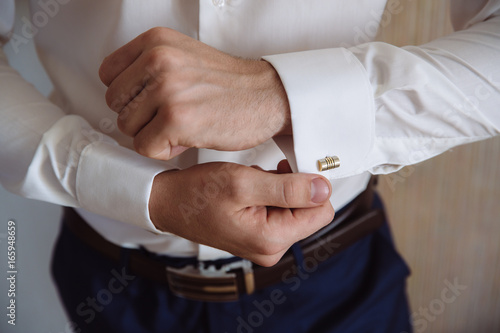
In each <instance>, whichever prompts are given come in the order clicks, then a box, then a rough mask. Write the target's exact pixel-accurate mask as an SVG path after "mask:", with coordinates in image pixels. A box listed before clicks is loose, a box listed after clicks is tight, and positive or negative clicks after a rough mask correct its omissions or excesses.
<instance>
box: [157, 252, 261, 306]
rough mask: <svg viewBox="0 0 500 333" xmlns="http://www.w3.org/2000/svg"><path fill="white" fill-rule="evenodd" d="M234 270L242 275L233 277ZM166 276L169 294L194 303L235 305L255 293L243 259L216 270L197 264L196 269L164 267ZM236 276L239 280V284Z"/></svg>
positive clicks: (248, 266) (235, 273)
mask: <svg viewBox="0 0 500 333" xmlns="http://www.w3.org/2000/svg"><path fill="white" fill-rule="evenodd" d="M238 270H240V271H241V272H242V274H241V275H239V274H238V273H237V271H238ZM166 274H167V280H168V284H169V287H170V290H171V291H172V292H173V293H174V294H176V295H178V296H181V297H184V298H188V299H192V300H197V301H207V302H228V301H237V300H238V299H239V296H240V294H242V293H246V294H248V295H250V294H252V293H253V292H254V290H255V281H254V274H253V269H252V263H251V262H250V261H248V260H245V259H242V260H239V261H236V262H233V263H230V264H227V265H223V266H221V267H220V268H218V269H217V268H215V266H213V265H211V266H209V267H208V268H207V267H204V265H203V263H199V265H198V267H195V266H192V265H191V266H186V267H183V268H173V267H166ZM238 275H239V276H242V278H243V279H242V281H241V280H240V283H238V280H239V279H238ZM240 289H245V290H240Z"/></svg>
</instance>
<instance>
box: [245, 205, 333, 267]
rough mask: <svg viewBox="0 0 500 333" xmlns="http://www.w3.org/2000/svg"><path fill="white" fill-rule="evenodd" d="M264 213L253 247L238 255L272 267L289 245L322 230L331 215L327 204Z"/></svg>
mask: <svg viewBox="0 0 500 333" xmlns="http://www.w3.org/2000/svg"><path fill="white" fill-rule="evenodd" d="M267 212H268V213H267V221H266V222H265V223H263V224H261V225H260V230H259V234H258V236H257V237H255V238H253V245H252V246H247V247H245V249H246V250H247V251H248V252H245V253H239V254H238V255H240V256H243V257H247V258H248V259H250V260H251V261H253V262H255V263H256V264H258V265H261V266H266V267H268V266H272V265H274V264H276V263H277V262H278V261H279V260H280V258H281V257H282V256H283V254H284V253H285V252H286V251H287V250H288V249H289V248H290V246H292V245H293V244H294V243H296V242H298V241H300V240H302V239H304V238H306V237H308V236H310V235H312V234H313V233H315V232H316V231H318V230H320V229H321V228H323V227H325V226H326V225H327V224H329V223H330V222H331V221H332V220H333V216H334V211H333V208H332V206H331V204H330V202H325V203H324V204H323V205H321V206H319V207H314V208H298V209H293V210H291V209H287V208H274V207H270V208H269V207H268V208H267Z"/></svg>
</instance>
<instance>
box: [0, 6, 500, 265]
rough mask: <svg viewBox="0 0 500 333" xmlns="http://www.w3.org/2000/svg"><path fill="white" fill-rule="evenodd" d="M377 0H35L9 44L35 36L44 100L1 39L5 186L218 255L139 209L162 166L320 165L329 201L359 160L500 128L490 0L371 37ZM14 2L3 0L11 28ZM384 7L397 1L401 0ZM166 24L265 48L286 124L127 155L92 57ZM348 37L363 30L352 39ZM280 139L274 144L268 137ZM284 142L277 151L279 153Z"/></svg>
mask: <svg viewBox="0 0 500 333" xmlns="http://www.w3.org/2000/svg"><path fill="white" fill-rule="evenodd" d="M385 5H386V3H385V0H309V1H298V0H295V1H293V0H161V1H160V0H148V1H134V0H122V1H120V0H107V1H102V0H40V1H35V0H33V1H31V7H32V21H33V22H32V23H31V24H30V23H29V22H28V21H27V20H24V21H23V29H22V35H12V36H10V37H11V43H10V44H8V47H12V48H14V50H13V51H14V52H16V51H17V52H22V47H23V45H24V44H25V42H26V40H27V39H29V38H35V41H36V43H37V47H38V52H39V56H40V59H41V61H42V63H43V64H44V66H45V68H46V70H47V72H48V74H49V75H50V77H51V79H52V81H53V84H54V87H55V92H54V95H53V96H52V98H51V100H52V101H48V100H47V99H46V98H44V97H43V96H42V95H41V94H40V93H38V92H37V91H36V90H35V89H34V88H33V87H32V86H31V85H29V84H27V83H26V82H25V81H24V80H23V79H22V78H21V77H20V76H19V75H18V74H17V73H16V72H15V71H13V70H12V69H11V68H10V67H9V66H8V64H7V62H6V59H5V57H4V56H3V53H0V117H1V118H0V119H1V123H0V142H1V145H0V161H1V162H0V181H1V183H2V185H3V186H4V187H5V188H6V189H8V190H9V191H11V192H13V193H17V194H20V195H22V196H25V197H28V198H34V199H39V200H44V201H49V202H52V203H57V204H61V205H66V206H72V207H76V208H77V210H78V212H79V213H80V214H81V215H82V216H83V217H84V218H85V219H86V220H87V221H88V222H89V223H90V224H91V225H92V226H93V227H94V228H95V229H96V230H98V231H99V232H100V233H101V234H102V235H103V236H104V237H106V238H107V239H108V240H110V241H112V242H114V243H116V244H120V245H122V246H126V247H137V246H138V245H142V246H145V247H146V248H148V249H150V250H151V251H155V252H158V253H165V254H169V255H176V256H188V255H196V256H198V257H199V258H200V259H214V258H220V257H226V256H229V255H230V254H228V253H225V252H223V251H219V250H215V249H212V248H209V247H206V246H201V245H198V244H194V243H192V242H189V241H187V240H185V239H181V238H179V237H177V236H174V235H171V234H168V233H162V232H160V231H158V230H157V229H156V228H155V227H154V225H153V224H152V222H151V220H150V219H149V212H148V200H149V194H150V190H151V185H152V181H153V178H154V176H155V175H156V174H158V173H159V172H161V171H163V170H166V169H171V168H186V167H189V166H191V165H193V164H196V163H204V162H208V161H215V160H218V161H233V162H237V163H241V164H246V165H251V164H257V165H260V166H261V167H263V168H265V169H274V168H275V167H276V164H277V162H278V161H279V160H280V159H282V158H283V153H284V155H286V157H287V158H288V159H289V161H290V163H291V165H292V168H293V169H294V171H300V172H311V173H318V170H317V169H316V161H317V160H318V159H320V158H323V157H325V156H327V155H337V156H339V157H340V160H341V167H340V168H338V169H334V170H330V171H327V172H323V173H322V174H323V175H325V176H326V177H328V178H329V179H330V180H331V182H332V185H333V194H332V198H331V201H332V204H333V206H334V208H335V209H339V208H341V207H342V206H344V205H345V204H346V203H348V202H349V201H350V200H351V199H352V198H354V197H355V196H356V195H357V194H359V193H360V192H361V191H362V190H363V189H364V188H365V186H366V183H367V180H368V178H369V174H370V173H373V174H381V173H389V172H393V171H397V170H399V169H400V168H402V167H404V166H405V165H409V164H414V163H417V162H420V161H422V160H425V159H428V158H430V157H432V156H435V155H437V154H439V153H441V152H444V151H446V150H448V149H450V148H452V147H454V146H456V145H460V144H464V143H468V142H473V141H476V140H481V139H485V138H489V137H492V136H495V135H498V133H499V132H500V112H499V110H498V109H499V107H500V17H499V14H500V1H497V0H489V1H488V0H470V1H467V0H456V1H454V2H453V3H452V18H453V23H454V25H455V28H456V29H458V30H460V29H463V30H462V31H459V32H455V33H453V34H452V35H450V36H447V37H444V38H440V39H438V40H436V41H433V42H431V43H428V44H425V45H422V46H418V47H417V46H409V47H405V48H398V47H394V46H391V45H388V44H385V43H375V42H371V41H372V40H373V38H374V37H375V35H376V30H377V27H378V25H379V23H380V20H381V15H382V12H383V10H384V7H385ZM13 8H14V0H0V36H3V38H4V39H5V38H8V37H9V33H10V31H11V29H12V23H13V17H14V11H13ZM387 10H388V11H389V12H390V13H391V15H397V13H398V11H400V10H404V9H403V8H401V5H400V4H399V2H398V1H395V2H391V4H390V5H389V6H388V7H387ZM155 26H166V27H170V28H173V29H176V30H178V31H180V32H182V33H185V34H187V35H189V36H191V37H193V38H197V39H199V40H201V41H202V42H204V43H207V44H209V45H212V46H214V47H216V48H218V49H220V50H222V51H226V52H228V53H230V54H233V55H238V56H243V57H256V58H258V57H264V59H266V60H267V61H269V62H270V63H271V64H272V65H273V66H274V67H275V68H276V70H277V71H278V73H279V75H280V77H281V79H282V81H283V84H284V86H285V89H286V91H287V94H288V99H289V103H290V108H291V114H292V126H293V140H292V138H288V139H280V140H276V143H275V142H273V141H269V142H266V143H264V144H262V145H261V146H258V147H256V148H254V149H251V150H248V151H243V152H217V151H211V150H194V149H191V150H189V151H188V152H186V153H184V154H182V155H181V156H180V157H178V158H175V159H173V160H171V161H168V162H161V161H155V160H152V159H148V158H145V157H142V156H140V155H138V154H137V153H135V152H134V151H133V150H132V149H131V147H132V145H131V139H130V138H128V137H126V136H124V135H123V134H121V133H120V132H119V131H118V129H117V127H116V125H115V119H116V114H115V113H114V112H112V111H110V110H109V109H108V107H107V106H106V103H105V100H104V93H105V90H106V88H105V86H104V85H103V84H102V83H101V82H100V80H99V77H98V68H99V66H100V64H101V62H102V60H103V58H104V57H105V56H106V55H108V54H110V53H111V52H113V51H114V50H115V49H117V48H118V47H120V46H122V45H123V44H125V43H126V42H128V41H130V40H131V39H133V38H134V37H136V36H137V35H139V34H140V33H142V32H144V31H146V30H148V29H150V28H152V27H155ZM360 43H365V44H362V45H359V44H360ZM278 146H279V148H280V149H281V150H280V149H279V148H278ZM282 152H283V153H282Z"/></svg>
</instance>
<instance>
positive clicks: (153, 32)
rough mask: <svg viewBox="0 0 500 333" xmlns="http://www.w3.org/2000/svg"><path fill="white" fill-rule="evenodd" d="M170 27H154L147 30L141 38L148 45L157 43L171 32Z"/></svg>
mask: <svg viewBox="0 0 500 333" xmlns="http://www.w3.org/2000/svg"><path fill="white" fill-rule="evenodd" d="M169 30H170V29H169V28H165V27H154V28H151V29H149V30H148V31H146V32H145V33H143V34H142V36H141V38H142V41H143V42H144V43H145V44H146V45H148V44H156V43H159V42H161V41H163V40H164V39H165V37H167V35H168V34H169V32H170V31H169Z"/></svg>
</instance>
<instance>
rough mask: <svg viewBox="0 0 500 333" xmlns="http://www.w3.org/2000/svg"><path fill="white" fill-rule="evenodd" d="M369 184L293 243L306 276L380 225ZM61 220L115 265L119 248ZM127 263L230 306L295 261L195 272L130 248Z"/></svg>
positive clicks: (69, 214) (280, 277)
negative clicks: (323, 223) (306, 269)
mask: <svg viewBox="0 0 500 333" xmlns="http://www.w3.org/2000/svg"><path fill="white" fill-rule="evenodd" d="M375 181H376V180H375V177H372V179H371V181H370V183H369V185H368V187H367V188H366V190H365V191H363V192H362V193H361V194H360V195H358V196H357V197H356V198H355V199H354V200H353V201H351V202H350V203H349V204H348V205H347V206H346V207H344V208H343V209H342V210H340V212H339V213H337V214H336V215H335V219H334V220H335V221H336V222H337V223H335V226H332V224H330V225H328V226H326V227H324V228H323V229H321V230H319V231H317V232H316V233H314V234H313V235H311V236H309V237H307V238H306V239H304V240H302V241H300V242H298V245H299V246H300V249H301V251H302V256H303V261H302V263H300V264H301V265H305V266H311V267H310V268H309V269H310V270H311V271H312V269H313V268H314V266H315V265H318V264H320V263H321V262H322V261H325V260H327V259H328V258H330V257H332V256H333V255H335V254H336V253H339V252H340V251H342V250H344V249H346V248H347V247H349V246H350V245H352V244H353V243H355V242H356V241H358V240H360V239H361V238H363V237H365V236H367V235H369V234H370V233H372V232H374V231H375V230H376V229H377V228H379V227H380V226H381V225H382V224H383V222H384V213H383V211H382V210H373V209H371V204H372V199H373V194H374V187H375ZM63 220H64V221H65V224H66V225H67V227H68V228H69V230H71V231H72V232H73V233H74V234H75V235H76V236H77V237H79V238H80V239H81V240H82V241H83V242H84V243H85V244H86V245H87V246H89V247H90V248H93V249H95V250H97V251H98V252H100V253H101V254H103V255H105V256H107V257H108V258H110V259H112V260H114V261H117V262H119V261H120V258H121V254H122V251H123V249H122V248H121V247H120V246H117V245H115V244H114V243H111V242H109V241H107V240H106V239H105V238H104V237H102V236H101V235H100V234H99V233H98V232H96V231H95V230H94V229H93V228H92V227H91V226H89V225H88V224H87V223H86V222H85V220H84V219H83V218H82V217H80V215H79V214H78V213H77V212H76V211H75V210H74V209H72V208H69V207H65V209H64V219H63ZM128 258H129V262H128V264H129V266H128V267H129V269H130V271H131V272H132V273H133V274H135V275H137V276H142V277H144V278H147V279H150V280H153V281H156V282H160V283H163V284H167V285H168V286H169V288H170V290H171V291H172V292H173V293H175V294H177V295H179V296H182V297H185V298H189V299H194V300H199V301H212V302H213V301H235V300H237V299H238V298H239V297H240V295H242V294H252V293H253V292H254V291H255V290H261V289H263V288H266V287H269V286H271V285H274V284H276V283H279V282H282V281H284V280H285V279H286V277H287V276H292V275H295V274H297V262H296V258H295V256H294V254H293V251H291V250H289V251H288V252H287V253H285V255H284V256H283V257H282V258H281V260H280V261H279V262H278V263H277V264H276V265H274V266H272V267H262V266H258V265H255V264H253V263H251V262H250V261H248V260H244V259H241V260H237V261H234V262H231V263H229V264H225V265H222V266H220V267H215V266H214V265H210V266H208V267H205V265H204V263H203V262H200V263H199V265H198V266H197V267H196V266H193V265H189V266H186V267H182V268H175V267H170V266H166V265H165V264H164V263H162V262H161V261H159V260H155V259H154V258H152V257H151V256H148V255H147V254H146V253H145V252H144V251H141V250H136V249H130V250H129V256H128Z"/></svg>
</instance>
